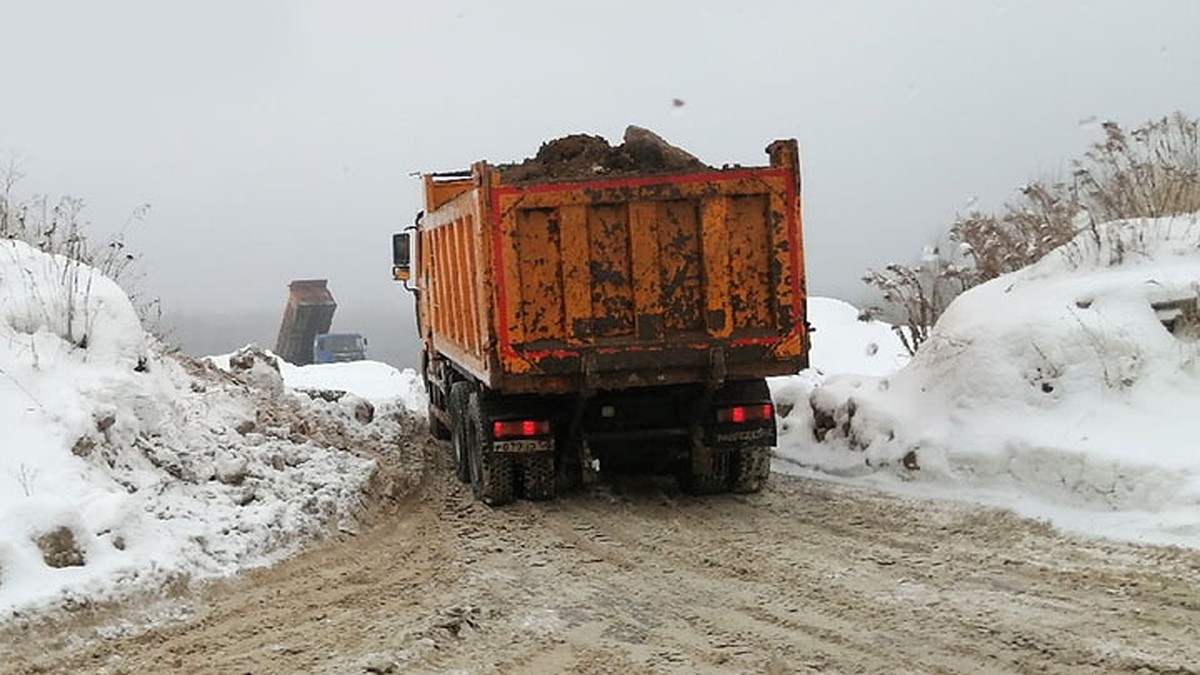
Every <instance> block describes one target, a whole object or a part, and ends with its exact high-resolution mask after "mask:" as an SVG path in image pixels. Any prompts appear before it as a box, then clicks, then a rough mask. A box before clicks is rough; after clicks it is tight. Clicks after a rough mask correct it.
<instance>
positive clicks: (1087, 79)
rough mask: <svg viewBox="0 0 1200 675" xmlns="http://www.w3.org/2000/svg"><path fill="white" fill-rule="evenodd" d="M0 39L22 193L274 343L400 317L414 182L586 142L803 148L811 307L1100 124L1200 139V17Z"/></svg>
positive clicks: (746, 10)
mask: <svg viewBox="0 0 1200 675" xmlns="http://www.w3.org/2000/svg"><path fill="white" fill-rule="evenodd" d="M0 25H3V28H4V29H3V32H2V39H0V65H2V69H0V72H3V74H4V76H3V82H2V88H0V159H4V160H6V161H5V163H6V164H7V160H8V159H14V160H15V161H16V164H17V166H18V167H19V168H20V170H21V171H22V173H24V174H25V175H26V178H25V180H24V181H23V182H22V183H21V186H20V190H19V192H21V193H24V194H29V193H34V192H37V193H41V192H45V193H50V194H52V195H60V194H70V195H74V196H77V197H82V198H83V199H84V200H85V202H86V203H87V205H88V206H87V211H86V213H85V215H86V217H87V218H88V219H89V220H91V221H92V222H93V223H94V226H95V229H96V230H97V231H101V232H103V231H113V230H119V229H121V228H126V227H127V228H128V232H127V236H128V239H129V241H130V245H131V247H132V248H133V249H134V250H136V251H138V252H140V253H141V254H143V256H144V263H143V265H142V269H143V270H144V272H145V276H144V279H143V280H142V281H141V284H142V286H143V290H144V292H145V293H146V294H148V295H151V296H158V297H160V298H161V299H162V303H163V306H164V307H165V309H166V311H167V312H168V313H171V312H177V313H178V312H185V313H191V314H193V315H201V316H202V315H205V314H206V313H213V312H232V311H235V310H236V311H238V312H258V311H262V312H263V317H264V318H263V322H264V323H265V324H271V325H272V326H273V325H276V324H277V322H278V317H279V313H280V311H281V309H282V304H283V299H284V296H285V294H286V285H287V282H288V280H290V279H293V278H301V277H325V278H329V279H330V285H331V288H332V289H333V292H334V294H335V296H336V297H337V299H338V301H339V304H340V306H341V308H342V309H339V313H341V312H342V311H343V310H345V312H347V313H349V314H350V315H358V316H363V315H366V314H369V313H372V312H379V313H386V314H389V315H391V314H393V313H394V314H395V315H396V316H397V317H401V316H402V317H403V318H404V321H405V322H407V320H408V317H409V316H410V315H411V307H410V304H409V300H408V298H407V296H406V295H405V294H404V293H403V291H402V290H400V289H399V288H397V287H396V286H395V285H394V284H393V283H392V282H391V281H390V279H389V271H390V267H389V265H390V259H389V256H390V248H389V236H390V234H391V233H392V232H393V231H396V230H398V229H400V228H401V227H403V226H405V225H407V224H408V223H410V222H411V220H412V217H413V214H414V212H415V211H416V210H417V209H418V208H420V198H421V197H420V183H419V181H418V180H417V179H415V178H412V177H410V174H411V173H413V172H419V171H430V170H442V169H457V168H465V167H467V166H468V165H469V164H470V163H471V162H473V161H476V160H479V159H489V160H491V161H493V162H502V161H513V160H520V159H522V158H524V157H526V156H529V155H531V154H533V153H534V152H536V150H537V147H538V145H539V143H541V142H542V141H543V140H545V139H548V138H552V137H556V136H561V135H564V134H567V133H574V132H589V133H599V134H601V135H604V136H606V137H607V138H609V139H610V140H611V141H613V142H619V141H620V135H621V132H622V130H623V129H624V127H625V126H626V125H627V124H630V123H633V124H639V125H642V126H646V127H649V128H651V129H654V130H655V131H657V132H658V133H660V134H661V135H663V136H664V137H666V138H667V139H668V140H670V141H672V142H673V143H675V144H677V145H680V146H682V147H684V148H687V149H688V150H690V151H692V152H693V153H694V154H696V155H698V156H699V157H700V158H701V159H703V160H705V161H706V162H708V163H710V164H714V165H721V164H724V163H741V164H747V165H754V164H765V163H766V156H765V154H763V149H764V148H765V147H766V145H767V143H768V142H769V141H771V140H773V139H775V138H786V137H796V138H798V139H799V140H800V144H801V152H802V169H803V171H804V177H805V178H804V195H803V197H804V222H805V237H806V258H807V264H808V274H809V290H810V292H812V293H814V294H822V295H833V296H840V297H844V298H848V299H851V300H854V299H857V297H858V296H859V294H860V293H861V285H860V284H859V282H858V278H859V277H860V276H861V274H862V272H863V270H864V269H865V268H867V267H869V266H874V265H880V264H882V263H885V262H888V261H890V260H893V259H908V258H911V257H912V256H914V255H915V254H916V253H917V252H918V251H919V249H920V246H921V244H922V243H923V242H925V241H927V240H930V239H932V238H933V237H935V236H936V235H937V234H938V233H939V232H941V231H943V230H944V229H945V228H946V227H947V226H948V225H949V223H950V221H951V219H952V218H953V216H954V214H955V213H957V212H962V211H965V210H966V209H967V208H968V204H969V203H971V202H972V200H975V199H978V204H979V205H980V206H982V207H985V208H992V207H995V206H997V205H999V204H1000V203H1001V202H1002V201H1003V200H1005V199H1007V198H1010V197H1011V196H1012V194H1013V193H1012V190H1013V189H1014V188H1015V187H1017V186H1018V185H1020V184H1021V183H1022V182H1023V181H1026V180H1029V179H1031V178H1038V177H1045V176H1048V175H1053V174H1054V173H1055V172H1058V171H1060V170H1063V169H1064V168H1065V167H1066V162H1067V160H1068V159H1069V158H1071V157H1073V156H1077V155H1079V154H1080V153H1081V152H1082V151H1083V150H1084V149H1085V147H1086V145H1087V143H1088V142H1090V141H1092V140H1095V139H1097V138H1099V135H1098V134H1099V129H1098V124H1096V121H1097V120H1104V119H1115V120H1117V121H1119V122H1121V123H1122V124H1126V125H1136V124H1138V123H1140V122H1142V121H1144V120H1146V119H1149V118H1152V117H1158V116H1162V115H1165V114H1169V113H1170V112H1172V111H1175V110H1182V111H1183V112H1185V113H1188V114H1190V115H1197V114H1200V41H1197V40H1195V39H1194V36H1195V32H1196V30H1197V28H1198V27H1200V2H1196V1H1195V0H1177V1H1166V0H1163V1H1155V2H1141V3H1134V2H1118V1H1111V0H1110V1H1105V2H1100V1H1097V2H1078V1H1077V2H1066V1H1064V2H1046V1H1045V0H1026V1H1016V0H1003V1H988V2H975V1H967V0H945V1H942V2H934V1H919V2H914V1H906V2H891V1H886V0H878V1H876V2H846V1H842V2H807V1H806V2H801V1H795V2H785V1H779V2H743V3H730V2H702V1H696V0H686V1H679V2H674V1H672V2H665V1H664V2H649V1H645V0H643V1H641V2H628V1H624V0H606V1H605V2H565V1H556V2H512V3H503V2H489V1H486V0H479V1H474V0H471V1H467V0H461V1H457V2H454V1H447V2H427V3H416V2H412V3H402V2H382V1H380V2H336V3H335V2H295V1H291V0H287V1H284V0H274V1H261V2H231V1H208V2H204V3H199V2H195V3H188V5H187V6H186V7H185V6H184V4H183V3H167V2H161V1H159V0H143V1H129V0H109V1H106V2H103V3H99V2H85V1H83V0H80V1H78V2H61V1H54V0H41V1H35V0H29V1H27V2H26V1H22V2H17V1H13V0H0ZM674 98H678V99H681V100H682V101H684V103H685V105H684V106H683V107H679V108H677V107H674V106H673V105H672V103H671V102H672V99H674ZM142 203H149V204H151V209H150V211H149V213H148V215H147V217H146V218H145V219H144V220H142V221H140V222H132V223H128V221H129V216H130V214H131V213H132V212H133V211H134V209H135V208H136V207H137V206H138V205H139V204H142ZM127 223H128V224H127ZM339 316H341V314H339ZM335 323H336V324H338V327H339V328H341V329H343V330H352V329H353V328H352V327H350V326H346V325H343V324H341V323H340V322H337V321H335ZM385 330H387V331H391V330H393V328H387V329H385ZM371 337H372V344H373V345H380V344H381V343H384V342H386V341H387V340H388V339H389V336H387V335H372V336H371ZM400 337H403V338H404V339H409V338H410V337H411V336H408V335H404V336H397V339H399V338H400ZM270 338H271V340H272V341H273V338H274V335H273V333H271V335H270ZM230 346H231V347H233V346H236V345H230Z"/></svg>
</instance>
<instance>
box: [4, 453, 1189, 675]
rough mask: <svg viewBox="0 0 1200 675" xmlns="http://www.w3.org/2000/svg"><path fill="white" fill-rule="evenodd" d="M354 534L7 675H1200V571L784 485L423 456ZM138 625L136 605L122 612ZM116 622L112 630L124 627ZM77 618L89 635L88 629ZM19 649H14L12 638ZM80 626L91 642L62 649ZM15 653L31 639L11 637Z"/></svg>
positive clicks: (45, 645) (1174, 553)
mask: <svg viewBox="0 0 1200 675" xmlns="http://www.w3.org/2000/svg"><path fill="white" fill-rule="evenodd" d="M425 457H426V465H427V466H428V467H430V469H429V470H427V471H426V472H425V474H424V476H423V479H422V482H421V484H420V486H419V488H418V490H417V492H416V493H414V494H412V495H410V496H409V497H407V498H405V499H403V500H402V501H401V502H400V503H399V504H397V505H396V506H395V507H394V508H392V509H390V510H389V512H388V513H387V514H386V517H381V518H379V522H378V524H377V525H376V526H375V527H373V528H371V529H369V530H366V531H364V532H362V533H361V534H359V535H358V536H355V537H350V538H347V539H346V540H344V541H341V542H338V543H331V544H328V545H324V546H321V547H318V548H315V549H312V550H309V551H306V552H304V553H302V554H300V555H299V556H296V557H295V558H293V559H292V560H289V561H286V562H284V563H282V564H280V565H278V566H276V567H274V568H271V569H268V570H260V571H257V572H253V573H250V574H248V575H245V576H244V577H243V578H241V579H238V580H234V581H231V582H227V583H222V584H215V585H212V586H209V587H205V588H201V589H199V590H197V591H194V592H184V593H182V594H181V595H179V596H178V597H177V598H176V599H175V600H173V601H172V602H175V603H176V604H180V605H183V606H185V607H186V608H187V611H184V612H180V613H177V614H181V615H182V616H183V618H182V620H180V621H178V622H175V623H169V624H166V625H163V626H161V627H159V628H155V629H152V630H149V631H145V632H142V633H140V634H137V635H133V636H128V637H118V638H114V639H99V640H97V639H92V640H91V641H86V640H84V639H82V638H83V637H84V636H86V635H87V634H88V631H89V630H90V631H92V633H95V630H96V626H97V625H102V624H104V623H105V622H106V621H108V622H111V621H112V620H113V616H114V615H113V614H108V615H97V616H95V617H93V625H88V624H87V622H86V621H83V620H81V619H79V618H75V619H70V620H67V621H64V622H62V623H58V624H55V623H53V622H50V623H48V624H45V625H42V626H36V625H35V626H31V627H30V628H28V629H26V631H25V633H24V638H25V639H24V640H23V641H22V642H20V644H18V643H17V642H16V641H14V642H11V644H17V645H18V646H17V647H16V651H15V652H14V655H13V658H11V659H8V660H5V661H0V672H13V673H34V672H62V671H68V672H70V671H87V672H106V673H114V674H115V673H141V672H157V671H162V670H164V669H165V670H175V671H179V672H195V673H208V672H213V673H217V672H222V673H224V672H254V673H266V674H268V675H270V674H273V673H294V672H315V673H355V672H379V673H386V672H445V671H460V672H465V673H544V672H597V673H599V672H651V673H692V672H697V671H702V672H716V673H740V672H767V673H791V672H830V671H833V672H921V673H931V672H932V673H938V672H946V673H949V672H1029V671H1038V670H1042V671H1047V672H1062V673H1071V672H1106V671H1109V672H1119V671H1130V670H1133V671H1136V670H1137V669H1138V668H1145V669H1146V670H1147V671H1150V672H1196V671H1195V670H1194V668H1195V667H1196V666H1195V664H1198V663H1200V639H1197V638H1198V637H1200V635H1198V634H1197V631H1200V553H1197V552H1195V551H1183V550H1177V549H1164V548H1148V547H1136V546H1131V545H1123V544H1113V543H1108V542H1098V541H1093V540H1079V539H1074V538H1070V537H1065V536H1062V535H1060V534H1057V533H1055V532H1053V531H1051V530H1050V529H1049V528H1048V527H1046V526H1045V525H1044V524H1040V523H1036V522H1032V521H1028V520H1022V519H1020V518H1017V517H1015V516H1013V515H1011V514H1006V513H1002V512H997V511H991V510H987V509H982V508H974V507H967V506H961V505H944V504H929V503H918V502H909V501H905V500H900V499H896V498H892V497H887V496H882V495H877V494H873V493H866V492H860V491H856V490H851V489H847V488H841V487H837V486H831V485H827V484H822V483H818V482H813V481H808V480H802V479H795V478H788V477H783V476H778V475H776V476H774V477H773V479H772V483H771V485H770V486H769V488H768V489H767V491H766V492H764V493H762V494H760V495H750V496H717V497H706V498H693V497H688V496H684V495H681V494H679V493H678V492H677V491H676V490H675V488H674V486H673V484H672V483H671V482H670V481H665V482H656V481H653V480H638V481H632V482H621V481H618V482H617V483H615V484H612V485H605V486H600V487H594V488H590V489H588V490H585V491H584V492H582V493H581V494H576V495H571V496H567V497H565V498H563V499H560V500H558V501H554V502H545V503H528V502H521V503H517V504H514V505H512V506H510V507H506V508H503V509H497V510H493V509H490V508H487V507H485V506H482V505H479V504H477V503H476V502H475V501H474V499H473V497H472V495H471V492H470V490H469V488H468V487H466V486H463V485H462V484H460V483H458V482H457V480H456V479H455V478H454V476H453V472H452V471H451V470H450V469H449V468H448V467H447V466H446V464H447V461H446V457H445V449H444V447H442V446H440V445H438V444H432V443H430V444H428V447H427V448H426V449H425ZM123 611H125V612H126V613H128V612H136V608H133V609H129V608H127V609H125V610H123ZM119 614H120V613H119V612H118V613H117V615H119ZM72 622H73V623H72ZM13 630H15V629H8V630H7V632H5V631H0V638H3V639H5V640H7V639H9V637H10V636H14V635H15V634H14V633H13ZM55 630H57V631H59V632H60V633H61V632H63V631H64V630H66V631H68V632H69V633H71V634H72V635H75V636H77V637H76V638H75V639H74V640H63V639H58V640H55V639H52V638H49V637H46V636H48V635H51V634H52V633H53V631H55ZM17 637H20V636H17Z"/></svg>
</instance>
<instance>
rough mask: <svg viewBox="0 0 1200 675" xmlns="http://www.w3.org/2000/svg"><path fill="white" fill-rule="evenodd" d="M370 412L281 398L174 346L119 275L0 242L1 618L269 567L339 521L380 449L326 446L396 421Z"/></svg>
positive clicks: (256, 371) (271, 387)
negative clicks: (153, 330) (370, 453)
mask: <svg viewBox="0 0 1200 675" xmlns="http://www.w3.org/2000/svg"><path fill="white" fill-rule="evenodd" d="M251 376H253V377H251ZM253 378H258V384H263V383H265V385H266V386H251V385H250V382H251V380H252V379H253ZM359 408H360V410H359V412H360V417H359V420H358V421H356V420H355V418H354V413H355V411H356V410H355V402H354V401H343V402H338V403H329V402H326V401H321V400H311V399H309V398H307V397H296V396H292V395H290V394H286V393H285V390H284V387H283V384H282V380H281V378H280V376H279V374H278V373H277V372H274V373H272V371H271V369H270V368H269V366H265V365H262V364H261V363H259V364H254V365H252V367H249V368H247V369H246V372H244V373H242V374H236V375H234V374H227V373H222V372H220V371H218V370H216V369H214V368H211V367H206V366H204V365H202V364H198V363H195V362H190V361H187V360H186V359H177V358H175V357H173V356H170V355H168V354H166V353H165V350H164V349H163V348H162V347H160V346H159V345H158V344H157V342H156V341H154V340H153V339H150V338H148V337H147V336H146V334H145V333H144V332H143V331H142V328H141V326H140V324H139V322H138V319H137V316H136V313H135V312H134V310H133V308H132V306H131V305H130V302H129V300H128V298H127V297H126V296H125V294H124V293H123V292H122V291H121V289H120V288H119V287H118V286H117V285H116V284H114V283H113V282H111V281H110V280H108V279H106V278H105V277H103V276H102V275H101V274H99V273H98V272H96V271H94V270H92V269H91V268H88V267H86V266H83V265H78V264H76V263H73V262H71V261H68V260H66V259H65V258H62V257H58V256H51V255H47V254H44V253H42V252H40V251H38V250H36V249H34V248H32V247H30V246H28V245H26V244H24V243H21V242H18V241H12V240H0V620H4V619H5V618H11V617H12V616H14V615H16V614H18V613H21V612H23V611H25V610H28V609H34V608H38V607H45V606H54V605H59V606H70V605H72V604H77V603H85V602H88V601H91V600H105V599H112V598H117V597H120V596H122V595H123V594H126V593H128V592H131V591H135V590H143V589H147V588H154V587H157V586H159V585H161V584H163V583H167V582H170V581H178V580H187V579H201V578H206V577H211V576H216V575H225V574H229V573H232V572H234V571H236V570H238V569H241V568H244V567H247V566H254V565H262V564H267V563H270V562H272V561H274V560H276V559H278V558H280V557H282V556H284V555H286V554H288V553H290V552H293V551H294V550H295V549H296V548H297V547H298V546H299V545H300V544H302V543H303V542H305V541H306V540H309V539H311V538H313V537H315V536H318V535H320V534H322V533H325V532H328V531H330V530H331V529H332V528H336V527H338V526H339V524H341V523H343V522H344V521H345V519H347V518H348V517H351V516H352V515H353V513H354V512H355V510H356V509H357V508H359V505H360V503H361V500H362V490H363V486H364V484H365V482H366V481H367V480H368V478H369V477H370V476H371V475H372V471H373V468H374V462H373V461H371V460H368V459H364V458H362V457H359V456H356V455H353V454H350V453H348V452H344V451H341V450H337V449H335V448H331V447H329V446H331V445H340V446H342V447H344V446H346V445H349V444H350V443H349V441H348V440H347V439H350V438H357V436H361V437H363V438H367V439H370V438H373V437H376V436H379V435H381V434H382V433H383V432H381V431H380V428H379V425H386V424H394V423H395V422H394V421H392V420H391V418H390V417H389V418H388V419H382V420H381V419H378V417H379V416H377V419H376V421H375V422H373V423H370V424H366V423H363V422H362V421H361V419H362V415H361V406H359ZM339 434H341V436H339ZM356 435H357V436H356ZM313 439H317V440H319V441H321V442H314V441H313ZM389 442H391V441H389Z"/></svg>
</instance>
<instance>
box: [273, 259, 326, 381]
mask: <svg viewBox="0 0 1200 675" xmlns="http://www.w3.org/2000/svg"><path fill="white" fill-rule="evenodd" d="M328 283H329V282H328V280H326V279H297V280H296V281H293V282H292V283H290V284H288V298H287V304H286V305H284V308H283V323H281V324H280V325H279V337H278V338H276V340H275V354H276V355H278V356H279V357H280V358H282V359H283V360H284V361H287V362H288V363H292V364H295V365H297V366H306V365H308V364H310V363H312V362H313V341H314V340H315V339H316V337H317V335H320V334H323V333H328V332H329V327H330V326H331V325H332V324H333V312H334V310H336V309H337V303H336V302H334V301H333V294H332V293H330V292H329V287H328Z"/></svg>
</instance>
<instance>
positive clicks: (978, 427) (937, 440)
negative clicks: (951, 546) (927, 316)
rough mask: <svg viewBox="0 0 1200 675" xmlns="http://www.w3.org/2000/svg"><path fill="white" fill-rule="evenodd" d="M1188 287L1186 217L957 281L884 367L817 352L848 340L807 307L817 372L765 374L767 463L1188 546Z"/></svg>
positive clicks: (1199, 406)
mask: <svg viewBox="0 0 1200 675" xmlns="http://www.w3.org/2000/svg"><path fill="white" fill-rule="evenodd" d="M1198 292H1200V224H1198V222H1197V217H1196V216H1195V215H1193V216H1188V217H1176V218H1168V219H1161V220H1136V221H1124V222H1118V223H1111V224H1108V225H1106V226H1102V227H1098V228H1096V229H1094V230H1093V229H1089V230H1086V231H1084V232H1083V233H1081V234H1080V236H1079V237H1078V238H1077V239H1076V240H1075V241H1074V242H1072V243H1070V244H1068V245H1067V246H1064V247H1062V248H1061V249H1059V250H1057V251H1055V252H1054V253H1052V254H1051V255H1049V256H1047V258H1045V259H1043V260H1042V261H1041V262H1039V263H1038V264H1036V265H1033V266H1031V267H1029V268H1026V269H1024V270H1022V271H1020V272H1017V273H1014V274H1010V275H1007V276H1005V277H1002V278H999V279H995V280H993V281H991V282H989V283H986V284H983V285H981V286H979V287H977V288H974V289H972V290H971V291H969V292H967V293H965V294H964V295H963V296H961V297H960V298H958V299H957V300H956V301H955V302H954V303H953V305H952V306H951V307H950V308H949V309H948V311H947V312H946V313H945V315H944V316H943V317H942V319H941V321H939V323H938V325H937V326H936V327H935V329H934V331H933V334H932V337H931V338H930V341H929V342H928V343H927V344H926V345H925V346H923V347H922V349H921V350H920V352H919V353H918V355H917V356H916V357H915V358H914V359H913V360H912V361H911V363H909V364H908V365H907V367H904V368H902V369H900V370H898V371H897V372H895V373H893V374H890V375H888V374H886V373H883V374H881V373H880V372H879V371H878V370H873V369H872V368H871V367H866V366H862V367H860V366H858V365H856V364H853V363H840V364H838V365H836V366H831V365H827V364H824V363H823V362H822V355H821V352H820V351H819V349H820V345H821V341H822V338H823V337H824V338H825V339H828V340H831V341H834V342H839V343H842V344H843V345H844V346H848V347H852V346H853V343H854V342H855V340H851V339H846V340H844V339H843V337H842V336H841V335H838V334H836V331H827V332H825V333H824V334H823V333H822V332H821V327H822V326H821V323H820V317H819V316H818V317H817V320H814V324H816V325H817V327H818V332H817V333H816V335H815V336H814V346H815V349H816V351H814V358H813V362H814V365H815V366H816V367H817V368H820V369H822V370H823V371H824V373H821V374H814V373H813V372H806V373H802V374H801V375H800V376H797V377H793V378H781V379H779V380H776V381H774V382H773V383H772V388H773V391H774V393H775V396H776V398H777V402H778V404H779V406H780V410H781V412H786V413H787V414H786V415H785V416H784V417H783V418H782V419H781V420H780V429H781V435H780V441H779V447H778V450H777V456H778V457H779V458H780V459H781V460H783V461H780V462H777V465H776V468H777V469H781V470H785V471H791V472H797V473H803V474H805V475H815V476H819V477H823V478H829V479H833V480H839V481H843V482H848V483H855V484H861V485H869V486H873V487H879V488H884V489H888V490H893V491H897V492H901V493H904V494H910V495H916V496H932V497H938V498H951V499H965V500H970V501H976V502H982V503H988V504H994V505H999V506H1004V507H1008V508H1012V509H1014V510H1016V511H1017V512H1019V513H1022V514H1024V515H1027V516H1031V517H1036V518H1045V519H1048V520H1050V521H1051V522H1052V523H1054V524H1056V525H1058V526H1060V527H1063V528H1066V529H1069V530H1074V531H1080V532H1083V533H1087V534H1091V535H1097V536H1103V537H1111V538H1117V539H1125V540H1132V541H1139V542H1153V543H1161V544H1175V545H1182V546H1189V547H1200V452H1197V451H1196V439H1197V438H1198V437H1200V435H1198V432H1197V427H1196V423H1195V414H1196V411H1197V410H1200V323H1198V317H1197V310H1198V308H1197V294H1198ZM1164 322H1166V323H1164ZM1166 324H1170V325H1171V327H1172V328H1173V329H1174V333H1172V332H1170V331H1168V328H1167V327H1166ZM858 341H859V342H861V338H859V339H858ZM839 371H841V372H842V373H843V374H840V375H833V374H832V373H835V372H839ZM850 373H854V374H850ZM813 410H816V411H817V412H818V413H819V415H818V417H819V419H818V421H817V422H816V426H817V427H818V428H819V429H820V430H821V431H822V433H823V434H824V441H823V442H818V441H816V440H815V439H814V437H813V432H814V428H813V427H814V418H813Z"/></svg>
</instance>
